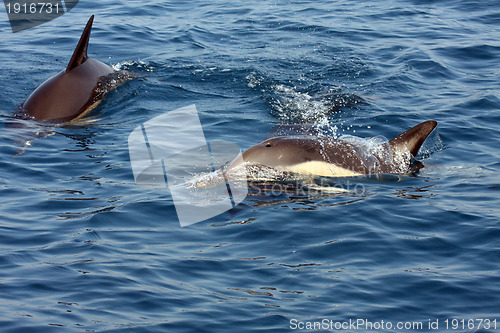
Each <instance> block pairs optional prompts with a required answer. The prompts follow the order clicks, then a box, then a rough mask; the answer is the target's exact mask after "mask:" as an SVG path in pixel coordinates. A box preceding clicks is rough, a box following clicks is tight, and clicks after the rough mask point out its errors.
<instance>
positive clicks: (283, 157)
mask: <svg viewBox="0 0 500 333" xmlns="http://www.w3.org/2000/svg"><path fill="white" fill-rule="evenodd" d="M436 126H437V122H435V121H433V120H430V121H426V122H423V123H421V124H419V125H417V126H415V127H413V128H411V129H409V130H408V131H406V132H404V133H402V134H400V135H398V136H397V137H395V138H394V139H392V140H390V141H388V142H387V141H386V142H385V144H378V145H376V144H375V145H372V146H371V147H367V146H366V145H363V144H362V143H361V144H360V141H356V140H349V139H342V138H340V139H333V138H331V137H328V136H310V135H309V136H308V135H303V136H281V137H275V138H271V139H268V140H266V141H264V142H262V143H259V144H257V145H255V146H253V147H251V148H249V149H248V150H247V151H245V152H244V153H243V155H242V157H241V158H239V159H237V160H235V161H233V162H232V163H231V164H230V165H229V167H228V168H227V170H226V171H225V176H226V178H229V179H231V178H234V177H232V174H231V173H232V171H235V170H237V169H238V167H240V166H242V165H261V166H264V167H268V168H273V169H276V170H281V171H287V172H292V173H298V174H309V175H317V176H329V177H350V176H360V175H367V174H380V173H391V174H408V173H411V172H417V171H418V170H419V169H421V168H422V167H423V164H422V163H420V162H418V161H416V160H415V156H416V155H417V153H418V150H419V149H420V147H421V145H422V143H423V142H424V141H425V139H426V138H427V136H428V135H429V134H430V133H431V132H432V131H433V130H434V128H435V127H436ZM358 139H359V138H358ZM365 142H366V141H365ZM367 149H368V150H369V151H368V152H367V151H366V150H367ZM245 162H246V163H245ZM235 173H237V172H236V171H235Z"/></svg>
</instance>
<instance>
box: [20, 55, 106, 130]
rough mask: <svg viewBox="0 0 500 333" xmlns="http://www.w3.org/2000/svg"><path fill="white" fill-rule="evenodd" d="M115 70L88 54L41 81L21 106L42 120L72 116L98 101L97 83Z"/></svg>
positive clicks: (67, 118) (69, 117)
mask: <svg viewBox="0 0 500 333" xmlns="http://www.w3.org/2000/svg"><path fill="white" fill-rule="evenodd" d="M113 72H114V70H113V69H112V68H111V67H110V66H108V65H106V64H104V63H102V62H100V61H97V60H94V59H91V58H88V59H87V60H86V61H85V62H84V63H83V64H82V65H80V66H78V67H76V68H74V69H72V70H71V71H69V72H66V70H64V71H61V72H60V73H59V74H57V75H55V76H53V77H51V78H49V79H48V80H47V81H45V82H44V83H42V84H41V85H40V86H39V87H38V88H37V89H36V90H35V91H33V93H32V94H31V95H30V96H29V97H28V98H27V99H26V101H25V102H24V103H23V105H22V109H23V111H24V112H25V113H27V114H29V115H30V116H32V117H34V118H36V119H39V120H63V121H64V120H69V119H73V118H75V117H77V116H78V115H80V114H81V113H82V112H84V111H86V110H87V109H90V108H92V106H93V105H94V104H96V103H97V102H98V97H99V96H98V95H99V91H98V89H97V88H98V85H99V83H100V82H102V81H104V78H105V77H106V76H107V75H109V74H111V73H113Z"/></svg>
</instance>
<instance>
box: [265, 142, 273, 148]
mask: <svg viewBox="0 0 500 333" xmlns="http://www.w3.org/2000/svg"><path fill="white" fill-rule="evenodd" d="M272 146H273V144H272V143H271V142H268V143H266V145H265V147H266V148H270V147H272Z"/></svg>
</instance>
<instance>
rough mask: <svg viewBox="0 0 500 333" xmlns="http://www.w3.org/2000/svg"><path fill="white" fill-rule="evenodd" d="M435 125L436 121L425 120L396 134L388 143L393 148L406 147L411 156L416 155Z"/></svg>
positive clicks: (400, 148)
mask: <svg viewBox="0 0 500 333" xmlns="http://www.w3.org/2000/svg"><path fill="white" fill-rule="evenodd" d="M436 126H437V122H436V121H434V120H428V121H425V122H423V123H421V124H418V125H417V126H415V127H412V128H410V129H409V130H407V131H406V132H404V133H402V134H400V135H398V136H397V137H395V138H394V139H392V140H391V141H389V144H390V146H391V148H392V149H394V150H402V149H407V150H408V151H410V153H411V154H412V155H413V156H417V153H418V150H419V149H420V146H422V143H424V141H425V139H426V138H427V137H428V136H429V134H431V132H432V131H433V130H434V128H436Z"/></svg>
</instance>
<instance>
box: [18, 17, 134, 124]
mask: <svg viewBox="0 0 500 333" xmlns="http://www.w3.org/2000/svg"><path fill="white" fill-rule="evenodd" d="M93 22H94V15H92V16H91V17H90V19H89V20H88V22H87V25H86V26H85V29H84V30H83V33H82V36H81V37H80V41H79V42H78V45H77V46H76V49H75V51H74V52H73V56H72V57H71V60H70V61H69V63H68V66H67V67H66V69H64V70H63V71H61V72H59V73H58V74H56V75H54V76H52V77H51V78H49V79H48V80H46V81H45V82H43V83H42V84H41V85H40V86H39V87H38V88H36V89H35V91H33V92H32V93H31V95H30V96H29V97H28V98H27V99H26V100H25V101H24V102H23V103H22V104H21V105H20V107H19V109H18V111H17V112H16V116H20V117H22V118H34V119H37V120H42V121H56V122H65V121H69V120H74V119H76V118H81V117H83V116H84V115H86V114H87V113H89V112H90V111H91V110H92V109H93V108H95V107H96V106H97V105H98V104H99V102H100V101H101V100H102V98H103V97H104V95H105V94H106V93H107V92H108V91H109V90H110V89H113V88H114V87H116V86H117V84H116V82H119V83H121V82H124V81H125V80H126V78H125V77H120V76H119V75H116V74H118V72H117V71H115V70H114V69H113V68H111V67H110V66H108V65H106V64H104V63H102V62H100V61H98V60H95V59H92V58H89V57H88V56H87V48H88V44H89V38H90V32H91V29H92V23H93ZM113 76H116V77H115V79H117V80H115V82H113V80H111V78H113ZM120 81H121V82H120ZM119 83H118V84H119Z"/></svg>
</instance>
